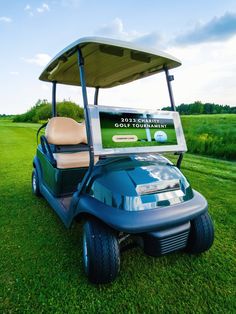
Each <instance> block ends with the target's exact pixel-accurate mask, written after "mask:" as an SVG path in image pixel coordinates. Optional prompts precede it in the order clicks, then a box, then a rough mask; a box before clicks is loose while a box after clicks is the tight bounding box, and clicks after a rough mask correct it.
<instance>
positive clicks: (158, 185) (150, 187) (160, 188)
mask: <svg viewBox="0 0 236 314" xmlns="http://www.w3.org/2000/svg"><path fill="white" fill-rule="evenodd" d="M174 190H180V182H179V180H164V181H156V182H152V183H146V184H142V185H137V186H136V192H137V193H138V194H139V195H144V194H154V193H161V192H166V191H174Z"/></svg>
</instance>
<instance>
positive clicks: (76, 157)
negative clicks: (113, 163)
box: [53, 152, 98, 169]
mask: <svg viewBox="0 0 236 314" xmlns="http://www.w3.org/2000/svg"><path fill="white" fill-rule="evenodd" d="M53 156H54V158H55V159H56V161H57V168H59V169H67V168H80V167H88V166H89V152H77V153H55V154H53ZM94 159H95V160H94V161H95V163H96V162H97V161H98V157H95V158H94Z"/></svg>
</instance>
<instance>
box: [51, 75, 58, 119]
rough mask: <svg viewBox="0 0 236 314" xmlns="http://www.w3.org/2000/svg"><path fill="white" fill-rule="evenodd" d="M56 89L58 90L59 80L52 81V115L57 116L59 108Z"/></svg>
mask: <svg viewBox="0 0 236 314" xmlns="http://www.w3.org/2000/svg"><path fill="white" fill-rule="evenodd" d="M56 91H57V82H56V81H53V82H52V116H53V117H56V116H57V108H56V104H57V103H56Z"/></svg>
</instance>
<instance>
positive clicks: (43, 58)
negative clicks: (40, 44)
mask: <svg viewBox="0 0 236 314" xmlns="http://www.w3.org/2000/svg"><path fill="white" fill-rule="evenodd" d="M22 59H23V60H24V61H25V62H28V63H31V64H36V65H38V66H45V65H47V63H48V62H49V61H50V60H51V57H50V56H49V55H48V54H46V53H37V54H36V55H35V56H34V57H33V58H22Z"/></svg>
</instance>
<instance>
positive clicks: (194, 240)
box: [186, 213, 214, 254]
mask: <svg viewBox="0 0 236 314" xmlns="http://www.w3.org/2000/svg"><path fill="white" fill-rule="evenodd" d="M213 241H214V226H213V223H212V220H211V217H210V215H209V214H208V213H205V214H202V215H201V216H198V217H197V218H195V219H194V220H192V221H191V229H190V234H189V240H188V245H187V248H186V250H187V252H189V253H191V254H199V253H202V252H205V251H207V250H209V249H210V247H211V246H212V244H213Z"/></svg>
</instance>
